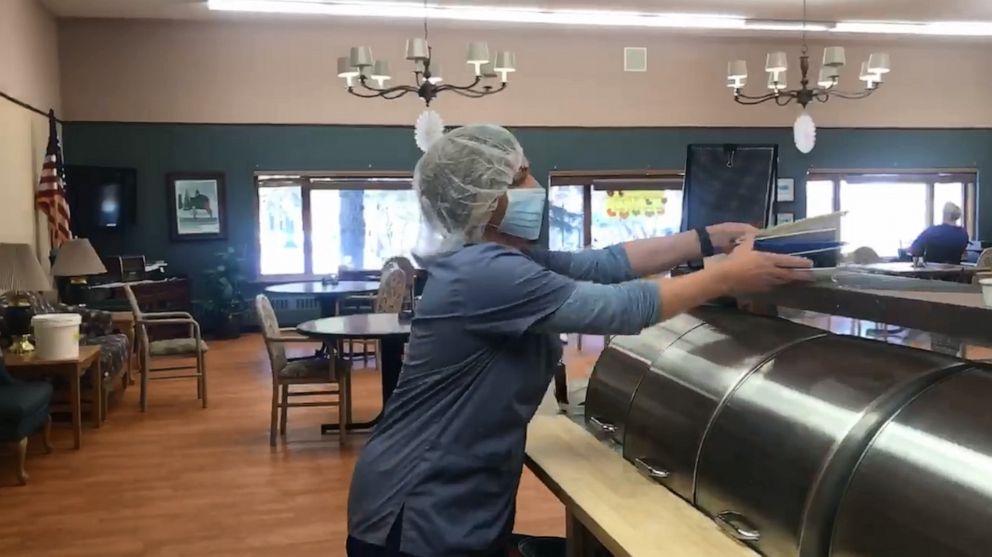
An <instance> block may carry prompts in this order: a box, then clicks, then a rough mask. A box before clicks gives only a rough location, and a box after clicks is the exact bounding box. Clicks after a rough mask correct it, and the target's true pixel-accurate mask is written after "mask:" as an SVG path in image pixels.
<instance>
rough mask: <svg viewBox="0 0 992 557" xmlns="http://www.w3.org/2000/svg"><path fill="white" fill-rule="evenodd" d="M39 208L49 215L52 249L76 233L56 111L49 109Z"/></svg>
mask: <svg viewBox="0 0 992 557" xmlns="http://www.w3.org/2000/svg"><path fill="white" fill-rule="evenodd" d="M35 201H36V202H37V205H38V209H39V210H41V212H43V213H45V216H46V217H48V234H49V237H50V239H51V242H52V244H51V245H52V249H57V248H58V247H59V246H61V245H62V242H65V241H66V240H68V239H70V238H71V237H72V232H71V231H70V226H69V221H70V214H69V202H68V201H67V200H66V198H65V171H64V169H63V168H62V147H61V146H60V145H59V134H58V130H56V129H55V111H49V112H48V149H47V150H46V151H45V163H44V164H43V165H42V167H41V180H39V181H38V192H37V194H36V195H35Z"/></svg>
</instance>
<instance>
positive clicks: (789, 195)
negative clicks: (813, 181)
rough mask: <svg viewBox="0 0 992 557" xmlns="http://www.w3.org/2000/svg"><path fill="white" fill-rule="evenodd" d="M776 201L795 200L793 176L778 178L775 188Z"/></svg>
mask: <svg viewBox="0 0 992 557" xmlns="http://www.w3.org/2000/svg"><path fill="white" fill-rule="evenodd" d="M775 200H776V201H795V200H796V181H795V179H793V178H779V179H778V187H777V188H776V189H775Z"/></svg>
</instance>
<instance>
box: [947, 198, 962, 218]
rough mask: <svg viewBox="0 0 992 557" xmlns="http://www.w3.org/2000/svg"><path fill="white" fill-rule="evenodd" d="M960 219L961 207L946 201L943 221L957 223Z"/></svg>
mask: <svg viewBox="0 0 992 557" xmlns="http://www.w3.org/2000/svg"><path fill="white" fill-rule="evenodd" d="M960 218H961V207H958V206H957V204H955V203H952V202H950V201H948V202H947V203H945V204H944V220H945V221H957V220H958V219H960Z"/></svg>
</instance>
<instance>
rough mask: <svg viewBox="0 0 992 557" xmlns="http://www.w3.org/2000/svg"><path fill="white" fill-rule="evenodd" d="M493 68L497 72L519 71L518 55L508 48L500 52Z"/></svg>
mask: <svg viewBox="0 0 992 557" xmlns="http://www.w3.org/2000/svg"><path fill="white" fill-rule="evenodd" d="M493 69H495V70H496V71H497V72H515V71H517V55H516V54H514V53H512V52H508V51H506V50H504V51H502V52H500V53H499V54H497V55H496V62H495V63H494V64H493Z"/></svg>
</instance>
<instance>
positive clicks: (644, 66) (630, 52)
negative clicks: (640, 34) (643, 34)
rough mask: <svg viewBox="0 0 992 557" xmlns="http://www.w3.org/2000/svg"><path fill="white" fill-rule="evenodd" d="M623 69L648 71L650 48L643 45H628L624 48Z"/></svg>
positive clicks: (626, 70) (627, 70)
mask: <svg viewBox="0 0 992 557" xmlns="http://www.w3.org/2000/svg"><path fill="white" fill-rule="evenodd" d="M623 71H625V72H646V71H648V49H647V48H645V47H643V46H628V47H625V48H624V49H623Z"/></svg>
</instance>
